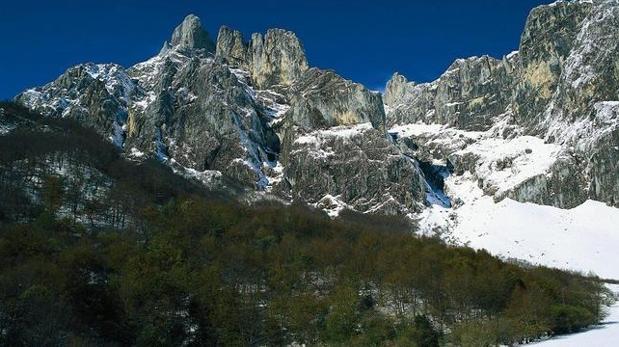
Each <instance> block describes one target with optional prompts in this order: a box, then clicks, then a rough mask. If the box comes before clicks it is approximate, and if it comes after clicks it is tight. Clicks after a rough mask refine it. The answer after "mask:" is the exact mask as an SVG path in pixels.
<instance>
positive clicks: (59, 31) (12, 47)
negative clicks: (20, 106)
mask: <svg viewBox="0 0 619 347" xmlns="http://www.w3.org/2000/svg"><path fill="white" fill-rule="evenodd" d="M549 2H551V0H546V1H543V0H467V1H464V0H426V1H415V0H408V1H405V0H353V1H340V0H297V1H291V0H288V1H283V0H278V1H276V0H252V1H249V0H217V1H213V0H82V1H77V0H53V1H52V0H38V1H35V0H7V1H3V2H2V5H1V10H0V35H2V41H1V42H2V43H1V45H0V99H8V98H12V97H13V96H14V95H16V94H17V93H18V92H20V91H22V90H24V89H26V88H28V87H32V86H37V85H41V84H44V83H47V82H49V81H50V80H53V79H54V78H56V77H57V76H58V75H60V74H61V73H62V72H63V71H64V70H66V69H67V68H68V67H70V66H72V65H75V64H79V63H82V62H96V63H107V62H115V63H119V64H121V65H124V66H130V65H132V64H134V63H137V62H139V61H143V60H146V59H147V58H149V57H151V56H153V55H154V54H156V53H157V52H158V51H159V49H160V48H161V46H162V44H163V42H164V41H165V40H167V39H168V38H169V36H170V35H171V33H172V30H173V29H174V27H175V26H176V25H177V24H178V23H180V22H181V21H182V19H183V18H184V17H185V15H187V14H189V13H194V14H196V15H197V16H199V17H200V18H201V19H202V23H203V25H204V26H205V28H206V29H207V30H208V31H209V33H210V34H211V36H212V37H213V39H215V38H216V35H217V30H218V28H219V27H220V26H221V25H224V24H225V25H227V26H229V27H232V28H234V29H238V30H241V31H242V32H243V33H244V35H245V36H246V37H249V36H250V34H251V33H252V32H264V31H265V30H266V29H267V28H272V27H279V28H284V29H289V30H292V31H294V32H296V33H297V35H298V36H299V38H300V39H301V41H302V42H303V45H304V47H305V50H306V53H307V56H308V59H309V62H310V65H312V66H318V67H322V68H331V69H334V70H335V71H337V72H338V73H339V74H341V75H343V76H344V77H346V78H349V79H352V80H355V81H358V82H361V83H363V84H365V85H366V86H368V87H369V88H371V89H382V88H383V87H384V84H385V82H386V81H387V80H388V79H389V77H390V76H391V74H392V73H393V72H395V71H399V72H401V73H403V74H404V75H406V76H407V77H408V78H409V79H410V80H415V81H420V82H421V81H429V80H433V79H435V78H436V77H438V76H439V75H440V74H441V73H442V72H443V71H444V70H445V69H446V68H447V67H448V66H449V65H450V64H451V62H452V61H453V60H454V59H456V58H460V57H467V56H472V55H482V54H489V55H491V56H495V57H501V56H503V55H505V54H507V53H509V52H511V51H512V50H515V49H517V48H518V41H519V38H520V34H521V32H522V29H523V26H524V23H525V20H526V17H527V14H528V12H529V11H530V10H531V8H533V7H535V6H537V5H539V4H542V3H549Z"/></svg>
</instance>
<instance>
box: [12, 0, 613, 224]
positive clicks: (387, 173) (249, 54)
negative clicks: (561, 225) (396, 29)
mask: <svg viewBox="0 0 619 347" xmlns="http://www.w3.org/2000/svg"><path fill="white" fill-rule="evenodd" d="M618 22H619V4H618V3H617V1H615V0H604V1H602V0H599V1H598V0H596V1H585V0H577V1H558V2H555V3H553V4H550V5H543V6H540V7H537V8H535V9H534V10H533V11H531V13H530V15H529V17H528V19H527V22H526V25H525V28H524V32H523V34H522V37H521V41H520V47H519V50H518V51H516V52H513V53H511V54H509V55H507V56H505V57H503V58H502V59H495V58H492V57H489V56H482V57H471V58H467V59H458V60H456V61H455V62H454V63H453V64H452V65H451V66H450V67H449V68H448V70H447V71H446V72H445V73H444V74H443V75H442V76H440V77H439V78H438V79H437V80H435V81H433V82H430V83H421V84H417V83H415V82H410V81H408V80H407V78H406V77H404V76H402V75H400V74H398V73H396V74H394V75H393V77H392V78H391V80H390V81H389V82H388V83H387V86H386V88H385V93H384V95H381V94H379V93H376V92H372V91H370V90H368V89H367V88H365V87H364V86H362V85H360V84H358V83H354V82H352V81H348V80H346V79H344V78H342V77H341V76H339V75H337V74H336V73H335V72H333V71H328V70H321V69H318V68H315V67H311V65H310V63H309V62H308V61H307V59H306V57H305V53H304V50H303V46H302V44H301V43H300V41H299V40H298V39H297V37H296V35H295V34H294V33H292V32H289V31H285V30H281V29H271V30H268V31H267V32H266V33H265V34H253V35H252V36H251V39H250V40H249V41H246V40H245V39H244V37H243V35H242V33H240V32H238V31H235V30H232V29H230V28H228V27H222V28H221V29H220V30H219V33H218V35H217V39H216V41H213V40H212V39H211V36H210V35H209V34H208V33H207V32H206V31H205V30H204V29H203V28H202V25H201V23H200V20H199V19H198V18H197V17H196V16H194V15H189V16H187V18H185V20H184V21H183V22H182V23H181V24H180V25H179V26H178V27H177V28H176V29H175V30H174V32H173V34H172V37H171V39H170V41H169V42H166V43H165V44H164V45H163V48H162V49H161V51H160V52H159V54H157V55H156V56H155V57H153V58H151V59H149V60H147V61H145V62H142V63H138V64H136V65H134V66H132V67H129V68H123V67H121V66H119V65H115V64H92V63H88V64H83V65H78V66H76V67H73V68H71V69H69V70H68V71H66V72H65V73H64V74H63V75H61V76H60V77H59V78H58V79H56V80H55V81H53V82H50V83H49V84H47V85H45V86H42V87H38V88H33V89H29V90H26V91H24V92H23V93H21V94H20V95H18V96H17V97H16V101H18V102H19V103H21V104H23V105H25V106H26V107H28V108H30V109H32V110H34V111H37V112H40V113H42V114H45V115H47V116H50V117H64V118H70V119H75V120H77V121H79V122H81V123H82V124H84V125H87V126H91V127H93V128H94V129H95V130H96V131H97V132H98V133H99V134H101V135H104V136H105V137H108V138H109V139H110V141H111V142H112V143H113V144H114V145H115V146H116V147H117V148H118V149H119V150H121V151H122V152H123V153H124V155H125V156H126V157H128V158H133V159H138V160H139V159H141V158H142V159H143V158H147V157H154V158H157V159H158V160H160V161H162V162H164V163H166V164H167V165H169V166H171V167H172V168H173V169H174V170H175V171H176V172H179V173H182V174H184V175H186V176H190V177H194V178H197V179H198V180H200V181H202V182H203V183H205V184H207V185H210V186H216V185H221V181H222V180H221V179H219V178H221V177H224V178H225V179H226V180H229V181H234V182H235V184H238V185H241V186H242V187H245V192H246V194H248V195H250V196H252V199H255V198H261V197H265V198H266V197H271V196H274V197H276V198H278V199H280V200H282V201H287V202H291V201H300V202H304V203H308V204H311V205H313V206H316V207H319V208H322V209H324V210H326V211H327V212H328V213H329V214H330V215H331V216H337V215H338V213H339V212H340V211H342V210H343V209H353V210H356V211H359V212H364V213H379V214H400V215H407V216H409V217H411V218H413V219H418V220H419V221H420V223H421V224H422V225H425V226H427V228H428V229H430V230H435V229H437V228H438V229H443V230H450V229H453V228H454V225H457V224H458V223H460V221H459V219H462V218H461V216H460V214H461V213H459V212H462V211H465V209H462V208H461V207H462V206H475V203H476V201H478V200H479V199H480V198H482V197H483V198H484V199H485V198H486V197H490V198H492V200H493V201H494V202H495V203H498V202H500V201H503V200H504V199H506V198H509V199H511V200H515V201H517V202H521V203H529V202H531V203H535V204H539V205H549V206H554V207H558V208H561V209H567V208H574V207H576V206H579V205H581V204H583V203H585V202H586V201H588V200H596V201H600V202H603V203H605V204H607V205H609V206H611V207H619V164H618V163H619V126H618V124H619V121H618V116H617V114H618V113H619V60H618V59H619V58H618V57H619V41H617V40H616V37H617V36H618V34H619V32H618V30H619V29H618V28H619V25H617V23H618ZM437 208H439V210H440V212H441V213H442V215H445V216H446V217H440V218H439V217H437V216H436V213H434V212H433V211H435V210H436V209H437ZM443 209H444V210H443ZM437 218H438V219H440V223H436V220H437Z"/></svg>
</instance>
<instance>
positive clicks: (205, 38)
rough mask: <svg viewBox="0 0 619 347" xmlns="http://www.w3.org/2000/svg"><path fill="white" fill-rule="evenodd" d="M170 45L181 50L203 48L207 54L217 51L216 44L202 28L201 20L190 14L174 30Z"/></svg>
mask: <svg viewBox="0 0 619 347" xmlns="http://www.w3.org/2000/svg"><path fill="white" fill-rule="evenodd" d="M170 45H171V46H173V47H179V48H202V49H205V50H206V51H207V52H214V51H215V43H214V42H213V40H211V38H210V36H209V34H208V32H206V30H204V29H203V28H202V23H201V22H200V18H198V17H197V16H195V15H193V14H190V15H188V16H187V17H185V19H184V20H183V22H182V23H181V24H180V25H179V26H177V27H176V29H174V33H173V34H172V40H171V41H170Z"/></svg>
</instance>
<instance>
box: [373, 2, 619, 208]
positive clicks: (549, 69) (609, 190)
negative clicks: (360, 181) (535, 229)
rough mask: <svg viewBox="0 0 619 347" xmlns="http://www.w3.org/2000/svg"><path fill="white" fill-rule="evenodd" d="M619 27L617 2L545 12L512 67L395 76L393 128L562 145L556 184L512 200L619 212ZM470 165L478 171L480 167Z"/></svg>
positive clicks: (498, 63) (560, 5)
mask: <svg viewBox="0 0 619 347" xmlns="http://www.w3.org/2000/svg"><path fill="white" fill-rule="evenodd" d="M618 24H619V4H618V3H617V2H616V1H611V0H600V1H558V2H556V3H554V4H550V5H544V6H540V7H537V8H535V9H534V10H533V11H531V13H530V15H529V17H528V19H527V22H526V26H525V29H524V32H523V34H522V37H521V41H520V47H519V51H518V52H515V53H513V54H510V55H509V56H507V57H505V58H503V59H502V60H496V59H492V58H489V57H482V58H469V59H464V60H457V61H456V62H455V63H454V64H453V65H452V66H451V67H450V68H449V69H448V70H447V72H445V74H443V75H442V76H441V77H440V78H439V79H438V80H436V81H434V82H431V83H427V84H419V85H417V84H414V83H412V82H408V81H407V80H406V79H405V78H404V77H403V76H400V75H397V74H396V75H394V77H393V78H392V79H391V81H389V83H388V84H387V88H386V95H385V102H386V105H387V108H388V110H389V112H388V113H387V124H389V125H393V124H406V123H415V122H423V123H438V124H446V125H448V126H451V127H453V128H456V129H463V130H475V131H487V132H488V135H489V136H499V137H502V138H514V137H517V136H522V135H534V136H538V137H540V138H542V139H544V140H545V141H546V142H547V143H554V144H557V145H559V146H561V148H562V154H561V155H560V156H559V157H558V159H557V161H556V163H555V164H554V165H553V166H552V168H551V169H550V171H549V172H548V175H546V176H544V177H541V176H540V177H536V178H533V179H531V180H529V181H526V182H523V183H522V184H520V185H518V186H515V187H513V189H512V191H511V192H510V193H509V194H507V195H505V196H510V197H512V198H515V199H518V200H520V201H534V202H539V203H545V204H551V205H555V206H560V207H573V206H576V205H578V204H580V203H582V202H583V201H584V200H585V199H587V198H592V199H597V200H601V201H604V202H607V203H609V204H611V205H614V206H617V205H619V195H617V188H616V187H617V185H618V184H619V171H618V167H617V164H616V163H617V162H618V160H619V146H617V137H618V136H619V135H618V134H617V133H618V132H619V126H618V120H617V104H616V101H617V100H619V84H618V78H619V73H618V72H617V71H618V68H619V65H618V63H617V61H618V59H619V58H618V57H619V41H618V40H617V37H618V36H619V26H618ZM443 152H450V150H449V148H446V149H445V150H443ZM467 160H468V161H471V160H472V161H473V163H472V164H469V165H468V167H469V168H470V167H472V166H474V163H475V159H471V158H468V159H467ZM502 197H503V196H502ZM502 197H501V198H502Z"/></svg>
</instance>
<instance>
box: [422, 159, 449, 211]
mask: <svg viewBox="0 0 619 347" xmlns="http://www.w3.org/2000/svg"><path fill="white" fill-rule="evenodd" d="M417 161H418V162H419V168H420V169H421V173H422V174H423V177H424V179H425V183H426V202H427V203H428V204H430V205H440V206H443V207H451V200H450V199H449V197H448V196H447V194H445V179H446V178H447V177H448V176H449V175H450V174H451V172H452V169H451V168H450V165H449V163H447V165H440V164H435V163H432V162H428V161H423V160H419V159H417Z"/></svg>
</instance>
